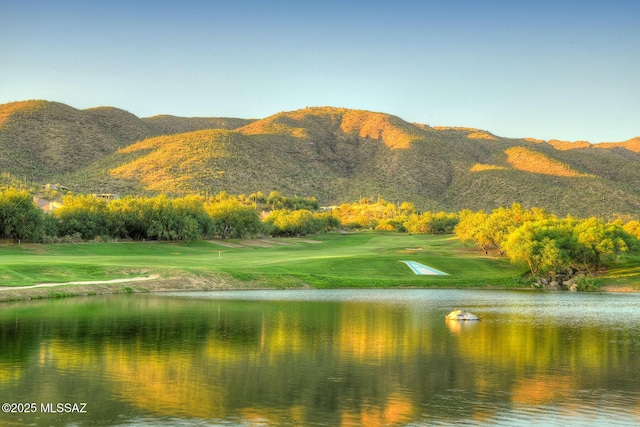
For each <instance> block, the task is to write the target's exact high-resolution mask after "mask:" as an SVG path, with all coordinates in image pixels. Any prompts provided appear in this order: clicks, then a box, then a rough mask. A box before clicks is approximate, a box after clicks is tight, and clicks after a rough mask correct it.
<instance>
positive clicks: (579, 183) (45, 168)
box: [0, 101, 640, 216]
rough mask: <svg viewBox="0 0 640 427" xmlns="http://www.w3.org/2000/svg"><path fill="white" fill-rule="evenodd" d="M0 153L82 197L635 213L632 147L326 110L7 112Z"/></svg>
mask: <svg viewBox="0 0 640 427" xmlns="http://www.w3.org/2000/svg"><path fill="white" fill-rule="evenodd" d="M25 142H26V143H25ZM0 154H2V160H1V161H0V172H4V171H8V172H11V173H14V174H24V175H28V176H29V177H30V178H31V179H33V180H40V181H42V180H49V181H52V180H56V181H61V182H64V183H65V184H67V185H68V186H70V187H71V188H73V189H74V190H76V191H86V192H121V193H122V192H140V193H147V192H150V193H152V192H160V191H164V192H169V193H175V194H184V193H188V192H198V193H205V194H206V193H208V194H214V193H218V192H220V191H227V192H229V193H235V194H239V193H244V194H250V193H254V192H257V191H262V192H264V193H269V192H270V191H273V190H277V191H280V192H281V193H283V194H286V195H298V196H315V197H318V199H319V200H320V203H321V204H323V205H335V204H339V203H342V202H352V201H356V200H358V199H359V198H361V197H374V198H375V197H378V196H379V197H382V198H385V199H387V200H391V201H398V202H401V201H412V202H414V203H415V204H416V206H418V207H419V208H422V209H431V210H439V209H445V210H459V209H464V208H468V209H492V208H495V207H497V206H501V205H503V206H504V205H509V204H511V203H513V202H520V203H522V204H523V205H525V206H541V207H545V208H547V209H549V210H551V211H553V212H556V213H558V214H562V215H563V214H566V213H572V214H574V215H579V216H583V215H589V214H602V215H606V214H610V213H613V212H619V213H628V214H637V213H638V212H640V171H639V170H638V167H639V166H640V138H634V139H631V140H629V141H626V142H619V143H602V144H590V143H586V142H563V141H556V140H553V141H548V142H545V141H539V140H533V139H510V138H502V137H499V136H496V135H493V134H491V133H490V132H487V131H483V130H478V129H471V128H450V127H431V126H428V125H424V124H415V123H408V122H406V121H404V120H402V119H401V118H399V117H395V116H392V115H388V114H383V113H374V112H369V111H361V110H349V109H343V108H332V107H318V108H306V109H302V110H298V111H293V112H284V113H278V114H275V115H273V116H270V117H267V118H264V119H260V120H244V119H231V118H180V117H174V116H155V117H151V118H145V119H139V118H137V117H136V116H134V115H132V114H130V113H127V112H125V111H122V110H118V109H114V108H98V109H90V110H75V109H73V108H71V107H68V106H65V105H63V104H57V103H48V102H44V101H29V102H26V103H14V104H6V105H4V106H0Z"/></svg>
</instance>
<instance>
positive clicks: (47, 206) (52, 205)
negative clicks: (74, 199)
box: [33, 197, 62, 213]
mask: <svg viewBox="0 0 640 427" xmlns="http://www.w3.org/2000/svg"><path fill="white" fill-rule="evenodd" d="M33 203H35V204H36V206H38V208H40V209H42V210H43V211H45V212H46V213H50V212H52V211H53V210H54V209H58V208H60V207H62V203H60V202H52V201H49V200H46V199H43V198H40V197H34V198H33Z"/></svg>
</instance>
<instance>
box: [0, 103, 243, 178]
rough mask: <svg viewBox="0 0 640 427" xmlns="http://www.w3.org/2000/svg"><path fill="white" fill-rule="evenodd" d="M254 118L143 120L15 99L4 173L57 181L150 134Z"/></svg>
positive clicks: (8, 117)
mask: <svg viewBox="0 0 640 427" xmlns="http://www.w3.org/2000/svg"><path fill="white" fill-rule="evenodd" d="M249 122H250V120H244V119H215V118H212V119H206V118H203V119H200V118H179V117H170V116H158V117H155V118H149V119H140V118H138V117H136V116H135V115H133V114H131V113H129V112H127V111H124V110H120V109H117V108H113V107H98V108H91V109H87V110H77V109H75V108H73V107H70V106H68V105H65V104H61V103H58V102H49V101H41V100H37V101H23V102H14V103H10V104H4V105H0V171H2V172H9V173H12V174H15V175H18V176H25V175H26V176H28V177H29V178H30V179H32V180H35V181H37V180H41V181H46V180H52V179H54V178H55V177H57V176H59V175H61V174H63V173H69V172H73V171H76V170H78V169H81V168H83V167H86V165H87V164H89V163H91V162H93V161H95V160H98V159H100V158H102V157H103V156H105V155H107V154H112V153H113V152H115V151H116V150H117V149H119V148H121V147H125V146H127V145H129V144H132V143H134V142H136V141H139V140H142V139H144V138H147V137H150V136H154V135H161V134H170V133H177V132H183V131H184V129H187V130H193V129H207V128H233V127H238V126H242V125H245V124H247V123H249Z"/></svg>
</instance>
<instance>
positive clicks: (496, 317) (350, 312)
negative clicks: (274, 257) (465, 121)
mask: <svg viewBox="0 0 640 427" xmlns="http://www.w3.org/2000/svg"><path fill="white" fill-rule="evenodd" d="M637 302H638V298H637V297H636V296H628V295H596V296H591V295H579V296H578V295H571V296H569V295H564V294H557V295H552V296H549V295H547V294H535V293H508V292H488V291H484V292H480V293H476V292H469V291H466V292H459V291H374V292H363V291H337V292H336V291H327V292H308V293H307V292H305V293H300V292H299V291H298V293H295V292H294V293H287V292H283V293H264V292H263V293H260V292H257V293H233V292H230V293H215V294H202V295H200V294H193V293H191V294H177V295H162V296H156V295H130V296H112V297H93V298H86V299H85V298H75V299H69V300H60V301H42V302H33V303H28V304H27V303H20V304H7V305H6V306H3V310H2V311H0V396H3V399H4V400H5V401H8V402H37V403H38V404H40V403H41V402H87V404H88V408H87V409H88V413H87V414H42V413H38V414H31V415H30V416H25V415H24V414H23V415H19V414H1V415H0V422H3V423H8V422H11V423H13V425H52V424H55V425H65V424H66V425H163V424H166V425H179V424H184V425H219V424H224V425H292V426H294V425H312V424H313V425H330V426H334V425H342V426H353V425H366V426H376V425H387V426H401V425H407V424H411V425H450V424H455V423H464V424H467V425H509V426H510V425H513V426H515V425H533V424H536V423H539V420H540V419H544V420H545V422H547V423H548V424H549V425H567V424H569V425H598V424H599V423H600V422H602V421H603V420H606V421H607V423H608V424H611V425H634V424H636V423H638V422H640V395H639V394H638V391H637V390H640V374H639V373H640V369H639V368H640V359H639V357H638V356H639V355H640V328H639V327H638V326H640V319H639V318H638V314H637V313H636V310H635V307H636V306H637ZM463 303H464V304H463ZM463 305H464V306H465V308H468V309H470V311H473V312H477V313H479V314H480V313H481V314H482V317H483V320H482V321H481V322H451V321H449V322H445V320H444V314H446V313H448V312H449V311H450V310H451V308H452V307H454V306H463ZM621 310H622V312H625V313H627V314H628V315H627V316H626V317H624V318H620V317H617V318H616V317H615V316H612V313H619V312H620V311H621Z"/></svg>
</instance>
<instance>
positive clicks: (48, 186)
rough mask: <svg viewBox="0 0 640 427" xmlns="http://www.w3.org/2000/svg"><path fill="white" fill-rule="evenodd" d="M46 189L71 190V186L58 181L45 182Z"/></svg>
mask: <svg viewBox="0 0 640 427" xmlns="http://www.w3.org/2000/svg"><path fill="white" fill-rule="evenodd" d="M44 189H45V190H49V191H51V190H55V191H69V187H65V186H64V185H60V183H56V184H45V185H44Z"/></svg>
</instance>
